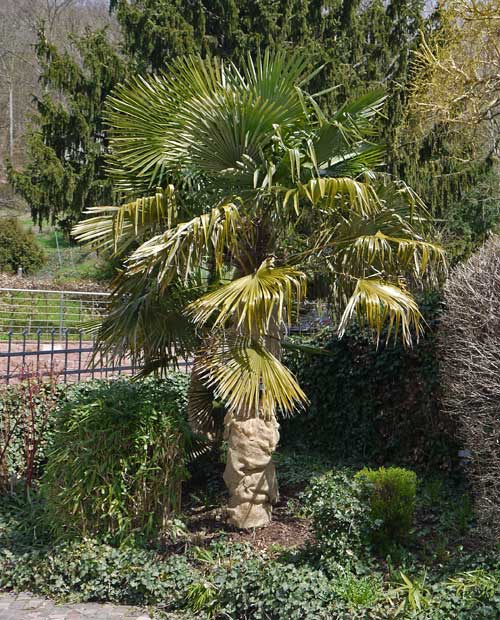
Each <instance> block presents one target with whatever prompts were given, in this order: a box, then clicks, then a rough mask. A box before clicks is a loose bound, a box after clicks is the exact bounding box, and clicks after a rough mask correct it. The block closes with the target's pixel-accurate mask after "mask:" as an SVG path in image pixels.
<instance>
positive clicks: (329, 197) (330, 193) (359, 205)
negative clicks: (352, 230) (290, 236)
mask: <svg viewBox="0 0 500 620" xmlns="http://www.w3.org/2000/svg"><path fill="white" fill-rule="evenodd" d="M292 193H293V192H290V191H289V192H287V194H286V195H285V202H287V201H288V200H289V199H290V197H291V196H292ZM296 193H298V194H299V195H302V196H304V197H305V198H307V200H308V201H309V202H310V203H311V205H313V206H314V207H318V208H322V209H324V210H329V209H338V208H340V207H342V208H348V209H350V210H353V211H356V212H359V213H360V214H361V215H370V214H373V213H376V212H377V211H378V210H380V202H379V199H378V196H377V193H376V191H375V189H374V187H373V185H372V184H371V183H369V182H364V181H359V180H357V179H353V178H351V177H340V178H314V179H311V180H310V181H309V182H308V183H306V184H299V185H298V189H297V190H296Z"/></svg>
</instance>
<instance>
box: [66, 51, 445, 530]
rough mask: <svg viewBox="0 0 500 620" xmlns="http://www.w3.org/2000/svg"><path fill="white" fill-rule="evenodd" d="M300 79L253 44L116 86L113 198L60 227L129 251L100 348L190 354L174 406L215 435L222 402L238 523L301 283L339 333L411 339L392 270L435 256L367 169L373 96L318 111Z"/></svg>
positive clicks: (410, 312)
mask: <svg viewBox="0 0 500 620" xmlns="http://www.w3.org/2000/svg"><path fill="white" fill-rule="evenodd" d="M316 73H317V72H315V74H316ZM315 74H314V75H315ZM311 77H312V75H307V73H306V63H305V62H304V60H303V59H302V58H301V57H300V56H299V55H291V54H285V53H282V52H278V53H268V52H266V53H265V54H264V55H263V56H260V57H258V58H257V59H256V60H255V61H253V60H252V59H250V58H249V59H248V60H247V62H246V63H244V64H243V65H242V66H241V67H239V68H238V67H236V66H235V65H234V64H232V63H226V62H223V61H221V60H219V59H216V58H213V59H206V60H205V59H201V58H199V57H185V58H181V59H179V60H177V61H176V62H175V63H174V64H173V65H172V66H171V67H170V69H169V71H168V72H167V73H164V74H161V75H154V76H148V77H146V78H143V77H136V78H135V79H132V80H131V81H130V82H128V83H127V84H125V85H123V86H121V87H119V88H118V90H117V91H116V94H115V95H114V97H113V98H111V100H110V102H109V105H108V110H109V112H108V121H109V124H110V126H111V141H110V144H111V155H110V158H109V171H110V175H111V176H112V178H113V179H114V184H115V188H116V190H117V192H119V193H120V195H121V196H122V199H123V200H122V204H121V206H117V207H97V208H93V209H91V210H90V212H89V215H91V217H89V218H88V219H85V220H83V221H82V222H81V223H80V224H79V225H77V227H76V229H75V231H74V232H75V235H76V237H77V238H78V239H79V240H80V241H82V242H86V243H90V244H92V245H94V246H97V247H108V248H109V247H112V248H113V251H114V252H115V253H117V254H121V255H123V253H124V252H127V253H128V258H126V260H125V263H124V265H125V266H124V269H123V271H122V273H121V274H120V276H119V277H118V279H117V281H116V286H115V290H114V293H113V296H112V304H111V310H110V314H109V316H108V317H107V318H106V319H105V320H104V322H103V323H102V325H101V326H100V328H99V337H100V341H101V350H102V351H104V352H105V353H107V354H110V353H111V354H113V355H120V354H123V353H124V352H125V351H131V352H132V354H133V355H136V356H139V357H141V358H142V361H143V362H144V364H145V368H146V371H150V370H152V369H158V368H166V367H168V366H169V365H171V364H175V362H176V360H177V359H178V358H179V357H186V356H189V355H193V354H194V355H195V364H194V371H193V376H192V383H191V390H190V405H189V411H190V418H191V419H192V420H194V421H195V422H196V423H197V425H198V427H201V428H203V429H205V430H212V431H213V430H214V428H215V424H214V422H213V420H214V406H215V407H217V408H218V410H219V411H220V407H221V406H222V407H223V410H224V412H225V418H224V427H225V434H226V437H227V440H228V456H227V466H226V470H225V474H224V479H225V481H226V483H227V486H228V487H229V491H230V500H229V507H228V513H229V520H230V522H231V523H233V524H234V525H236V526H238V527H255V526H261V525H265V524H266V523H268V522H269V520H270V518H271V504H272V503H273V502H274V501H275V499H276V497H277V484H276V477H275V470H274V466H273V464H272V454H273V451H274V450H275V448H276V445H277V443H278V439H279V433H278V424H277V421H276V416H277V414H278V413H280V414H289V413H291V412H292V411H293V410H294V409H296V408H300V407H301V406H303V405H304V404H305V403H306V400H307V399H306V396H305V394H304V392H303V391H302V389H301V388H300V386H299V385H298V383H297V381H296V379H295V377H294V376H293V375H292V373H291V372H290V371H289V370H288V369H287V368H286V366H285V365H284V364H283V362H282V360H281V348H282V346H286V344H287V340H286V338H285V336H286V329H287V326H288V325H289V324H290V323H291V321H293V320H295V319H296V318H297V308H298V306H300V304H301V302H302V301H303V300H304V299H305V295H306V281H307V279H308V277H312V276H315V274H318V273H319V274H320V278H319V279H320V280H321V282H322V283H323V288H324V289H325V297H326V298H327V299H328V301H329V305H330V307H331V308H332V312H333V314H334V316H335V317H337V318H338V330H339V335H340V336H342V334H343V333H344V331H345V328H346V326H347V324H348V323H349V322H350V321H351V319H353V318H356V319H357V320H358V321H359V322H360V323H361V324H362V325H366V326H368V327H370V328H373V329H374V331H375V333H376V334H377V337H379V336H380V334H381V331H382V330H383V329H384V328H385V327H386V328H387V333H388V337H389V336H390V335H391V334H392V335H394V336H397V335H398V334H400V335H401V336H402V338H403V339H404V341H405V342H406V343H410V342H411V339H412V334H413V335H415V334H418V333H419V331H420V330H421V323H420V313H419V310H418V307H417V304H416V302H415V300H414V298H413V297H412V295H411V293H410V292H409V290H408V289H407V287H406V285H405V282H406V281H407V279H408V278H411V279H412V281H421V279H422V277H423V276H424V274H425V273H426V272H428V273H431V274H432V272H433V270H429V267H430V266H431V265H439V264H440V263H442V262H443V256H442V253H441V250H440V249H439V247H437V246H436V245H433V244H432V243H430V242H429V241H427V240H426V239H427V237H428V235H429V223H428V218H427V214H426V212H425V209H424V208H423V205H422V204H421V202H420V200H419V199H418V197H417V196H416V195H415V194H414V193H413V192H412V191H411V190H410V189H409V188H408V187H407V186H405V185H404V184H403V183H401V182H399V183H398V182H394V181H392V180H391V179H390V178H388V177H387V176H385V175H383V174H381V173H376V172H374V170H375V169H376V168H377V167H379V166H380V165H381V164H382V163H383V156H384V148H383V147H382V146H380V145H379V144H377V143H376V142H375V141H374V136H375V133H376V132H375V129H374V127H375V123H376V117H377V115H379V114H380V111H381V107H382V105H383V101H384V97H383V95H382V94H381V93H380V92H373V93H369V94H367V95H366V96H364V97H362V98H360V99H358V100H356V101H353V102H350V103H347V104H345V105H344V106H342V107H341V108H340V109H339V110H338V111H337V112H336V113H335V114H333V115H331V116H327V115H326V114H324V113H323V111H322V110H321V108H320V106H319V104H318V100H320V97H321V95H322V94H323V93H318V94H317V95H310V94H308V93H307V92H306V90H305V86H306V84H307V82H308V80H309V79H310V78H311ZM324 92H326V91H324Z"/></svg>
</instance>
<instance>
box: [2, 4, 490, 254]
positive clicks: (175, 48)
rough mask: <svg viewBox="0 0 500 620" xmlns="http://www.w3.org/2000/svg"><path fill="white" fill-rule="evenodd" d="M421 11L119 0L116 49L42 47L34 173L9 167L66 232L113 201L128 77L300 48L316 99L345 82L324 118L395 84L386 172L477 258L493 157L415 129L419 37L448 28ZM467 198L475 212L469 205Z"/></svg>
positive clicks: (438, 129) (42, 212)
mask: <svg viewBox="0 0 500 620" xmlns="http://www.w3.org/2000/svg"><path fill="white" fill-rule="evenodd" d="M424 4H425V3H424V2H423V0H411V2H408V1H406V0H390V1H389V2H382V1H381V0H370V1H368V2H364V3H360V2H359V0H336V1H335V2H332V3H329V4H328V6H325V5H324V3H323V2H321V1H320V0H299V1H297V0H279V1H278V2H246V1H241V0H232V1H231V2H227V3H215V4H214V3H211V2H205V1H203V0H197V1H196V2H190V3H185V2H178V1H177V0H133V1H131V2H129V1H126V0H111V2H110V9H111V10H112V12H113V15H114V16H115V17H116V19H117V22H118V25H119V28H120V33H121V41H120V43H119V44H118V45H117V44H116V43H115V42H114V41H113V40H112V37H110V36H109V33H108V32H106V31H100V32H95V33H90V32H89V33H87V34H86V35H85V36H83V37H81V38H79V39H75V40H74V41H73V43H72V45H71V46H70V51H69V52H67V51H65V52H63V51H62V49H61V48H58V47H57V46H56V45H54V42H52V41H47V40H46V38H45V35H44V34H43V33H41V34H40V38H39V43H38V48H37V49H38V57H39V62H40V66H41V71H42V81H43V83H44V84H45V87H46V89H45V91H44V95H43V97H42V98H41V99H40V100H39V101H38V102H37V117H36V119H35V123H34V125H33V128H32V130H31V131H30V133H29V139H28V162H27V165H26V167H25V169H24V170H13V169H11V170H10V180H11V182H12V183H13V185H14V187H15V188H16V190H17V191H18V192H19V193H20V194H21V195H22V196H23V197H24V198H26V200H27V201H28V203H29V205H30V207H31V208H32V213H33V217H34V218H36V219H37V220H38V221H40V222H41V221H43V220H48V219H51V220H52V221H57V222H58V223H59V225H60V226H61V227H62V228H64V229H65V230H69V228H70V225H71V223H72V222H74V221H75V220H76V219H78V216H79V214H80V213H81V211H82V210H83V209H84V208H86V207H88V206H93V205H95V204H103V203H108V204H110V203H111V202H112V201H113V196H112V194H111V191H110V185H109V182H108V181H107V180H106V179H105V175H104V155H105V153H106V150H107V138H106V135H105V133H104V128H105V122H104V112H103V107H102V103H103V101H104V99H105V98H106V96H107V95H108V94H109V93H110V92H111V91H112V89H113V88H114V87H115V86H116V85H117V84H118V83H119V82H120V81H121V80H122V79H123V78H124V76H125V75H126V74H127V73H129V72H131V71H133V72H136V71H139V72H141V73H143V72H149V71H155V72H157V71H160V70H164V69H165V68H167V67H168V66H169V64H170V63H171V61H172V60H173V59H175V58H176V57H178V56H179V55H183V54H186V53H201V54H202V55H203V56H206V55H209V54H212V55H216V56H222V57H225V58H229V59H231V60H235V61H237V62H239V61H241V59H243V58H245V57H246V55H247V53H252V54H255V53H256V52H257V51H258V50H263V49H265V48H278V49H289V50H295V49H300V50H301V54H302V56H303V58H305V59H306V61H307V63H308V65H309V67H310V68H313V67H316V66H318V65H319V64H321V63H325V67H324V69H323V71H322V72H321V73H320V74H318V75H317V76H316V77H315V79H314V80H313V82H312V83H311V88H312V89H313V90H315V91H320V90H323V89H324V88H325V87H330V86H334V85H338V88H337V89H335V90H333V91H331V92H330V93H328V94H327V95H325V96H324V97H323V102H322V106H323V107H324V108H325V109H327V110H332V109H335V108H336V107H338V105H340V104H342V103H344V102H345V101H346V99H348V98H352V97H355V96H357V95H359V94H361V93H364V92H366V91H367V90H368V89H370V88H372V87H373V86H374V85H377V86H378V85H380V84H381V83H382V84H384V85H385V86H386V88H387V94H388V99H387V104H386V107H385V110H384V112H385V115H384V117H381V118H380V119H379V122H380V124H381V129H382V133H383V134H384V136H385V139H386V141H387V144H388V150H389V161H388V171H389V172H391V173H396V174H397V175H398V176H399V177H401V178H403V179H405V180H406V181H407V182H409V184H410V185H412V186H413V187H414V188H415V189H416V190H417V191H419V192H420V193H421V194H422V196H423V198H424V199H425V201H426V202H427V203H428V204H429V205H430V207H431V209H432V212H433V215H435V216H436V217H438V218H440V219H441V220H442V223H443V226H444V228H445V230H446V239H447V242H449V243H450V246H451V247H452V251H453V253H454V255H456V256H460V255H462V253H463V252H469V251H470V247H466V248H464V247H463V245H462V235H463V236H464V237H465V239H466V241H465V243H466V244H468V243H472V245H473V246H474V244H476V243H477V241H481V239H482V238H484V233H485V232H486V231H487V230H488V229H489V227H490V226H491V224H492V223H494V222H495V221H497V219H498V201H497V200H496V199H494V203H495V206H494V209H493V213H492V218H491V219H490V217H489V216H488V217H485V215H484V210H483V209H482V205H481V204H480V203H478V202H477V201H476V200H475V199H474V197H473V196H472V195H471V193H470V191H469V190H470V189H471V187H473V186H474V185H475V184H476V183H477V182H478V181H481V182H482V183H484V184H485V185H486V191H487V192H489V188H490V187H491V182H492V180H491V177H490V175H489V169H490V168H491V163H492V160H491V158H488V161H486V162H484V161H480V162H474V163H473V164H471V165H469V164H468V163H467V161H466V159H467V158H464V157H462V158H460V157H458V154H462V152H463V150H464V148H465V149H466V148H467V145H465V146H464V144H463V143H462V142H463V141H462V142H460V138H457V137H456V136H455V135H452V132H450V129H449V127H448V126H447V125H446V124H441V125H436V126H435V127H431V128H430V129H429V130H428V131H427V132H426V133H425V135H420V133H419V132H418V131H416V129H415V127H414V122H413V120H410V121H409V120H408V119H407V118H406V116H407V115H406V105H407V100H408V97H409V93H410V90H411V85H412V78H413V73H414V70H413V68H412V66H411V58H412V52H413V51H414V50H415V49H416V48H417V46H418V44H419V32H420V30H424V31H427V32H429V33H433V34H434V33H436V32H437V33H439V31H440V14H439V12H435V13H430V14H428V13H426V12H425V10H424ZM61 95H63V98H61ZM63 101H64V103H63ZM457 142H459V144H457ZM464 201H465V202H467V203H468V204H469V205H471V206H472V210H469V209H466V210H464V209H462V208H461V205H462V204H463V203H464ZM457 212H460V216H459V217H458V220H457V217H456V214H457ZM457 222H458V224H457ZM477 227H479V229H480V231H479V233H480V235H479V236H480V237H481V238H480V239H478V240H476V239H475V238H474V237H475V234H473V235H472V237H473V238H472V239H471V241H470V242H469V241H468V237H470V230H471V229H472V230H474V229H476V228H477Z"/></svg>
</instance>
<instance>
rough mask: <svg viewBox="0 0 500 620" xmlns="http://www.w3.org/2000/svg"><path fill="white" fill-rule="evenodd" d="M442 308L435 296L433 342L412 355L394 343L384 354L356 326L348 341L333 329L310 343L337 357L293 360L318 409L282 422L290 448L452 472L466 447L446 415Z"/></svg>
mask: <svg viewBox="0 0 500 620" xmlns="http://www.w3.org/2000/svg"><path fill="white" fill-rule="evenodd" d="M440 306H441V304H440V300H439V297H438V296H437V295H432V296H427V298H426V300H425V302H424V303H423V304H422V306H421V307H422V311H423V313H424V316H425V318H426V321H427V327H426V330H425V335H424V337H423V338H421V339H420V341H419V342H418V343H415V344H414V346H413V348H412V349H406V350H405V349H404V348H403V346H402V345H401V344H399V343H398V344H393V342H392V341H391V343H389V344H385V342H384V341H381V342H380V344H379V346H378V348H377V346H376V344H374V342H373V340H372V339H371V338H370V337H369V334H367V333H363V332H361V331H360V330H359V329H358V328H357V327H356V326H353V327H352V328H351V329H350V331H349V332H348V333H347V334H346V335H345V336H344V338H343V339H342V340H339V339H338V338H337V337H336V336H335V333H334V332H333V330H332V329H326V330H324V331H322V332H321V333H319V334H318V335H316V336H314V337H308V338H304V337H302V338H301V340H302V341H304V340H306V341H307V342H308V344H313V345H314V346H317V347H321V348H325V349H327V350H328V351H329V352H330V354H329V355H328V356H327V355H311V354H305V353H298V352H293V353H291V354H288V359H287V363H288V364H289V367H290V368H291V369H292V370H293V371H294V372H295V373H296V374H297V377H298V379H299V381H300V383H301V385H302V387H303V388H304V390H305V391H306V393H307V395H308V397H309V399H310V406H309V407H308V409H307V411H306V412H304V413H302V414H297V415H296V416H295V417H293V418H291V419H287V420H282V421H281V424H282V428H281V433H282V444H284V445H294V444H306V447H307V448H309V449H314V450H317V451H319V452H325V453H328V454H329V455H330V456H333V457H336V458H339V459H343V460H344V459H345V460H353V461H360V462H374V463H379V464H382V463H405V464H411V465H413V466H416V467H418V468H422V469H427V468H430V467H436V466H437V467H443V468H447V467H449V466H450V465H451V463H452V461H453V459H454V458H455V456H456V454H457V450H458V446H457V445H456V443H455V440H454V439H453V437H454V431H453V424H452V422H451V421H450V419H449V418H447V417H446V416H445V415H444V414H443V413H442V412H441V410H440V382H439V365H438V359H437V351H436V337H437V330H438V327H439V312H440Z"/></svg>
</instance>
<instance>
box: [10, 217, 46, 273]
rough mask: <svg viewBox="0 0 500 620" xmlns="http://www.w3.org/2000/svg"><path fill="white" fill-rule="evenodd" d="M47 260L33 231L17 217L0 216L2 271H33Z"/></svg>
mask: <svg viewBox="0 0 500 620" xmlns="http://www.w3.org/2000/svg"><path fill="white" fill-rule="evenodd" d="M44 262H45V254H44V252H43V250H42V248H41V247H40V246H39V245H38V244H37V242H36V240H35V237H34V235H33V234H32V233H30V232H27V231H25V230H24V229H23V227H22V226H21V224H20V223H19V222H18V221H17V219H16V218H13V217H6V218H0V271H8V272H14V273H15V272H17V270H18V269H19V267H21V268H22V270H23V273H28V274H29V273H33V272H35V271H37V270H38V269H40V267H41V266H42V265H43V263H44Z"/></svg>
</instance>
